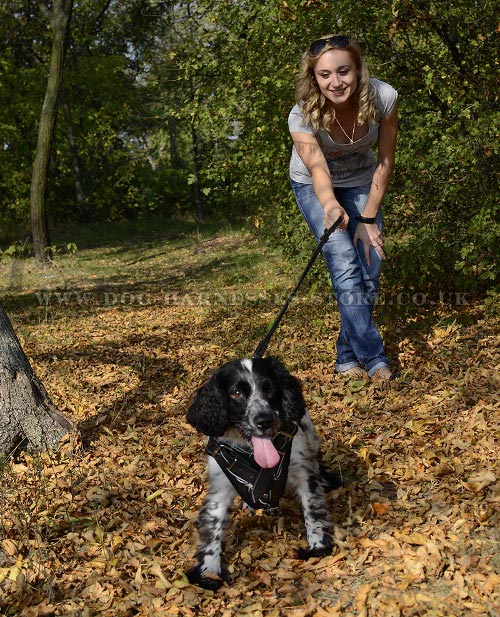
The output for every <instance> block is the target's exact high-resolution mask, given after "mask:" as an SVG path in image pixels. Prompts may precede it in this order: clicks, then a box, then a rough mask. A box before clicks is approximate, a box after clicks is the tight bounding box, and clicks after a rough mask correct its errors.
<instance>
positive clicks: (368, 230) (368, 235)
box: [353, 223, 385, 266]
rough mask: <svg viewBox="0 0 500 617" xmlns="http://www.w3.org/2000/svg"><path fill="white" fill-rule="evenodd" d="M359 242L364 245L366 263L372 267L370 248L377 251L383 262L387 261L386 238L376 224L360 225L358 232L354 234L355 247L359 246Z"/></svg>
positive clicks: (357, 228)
mask: <svg viewBox="0 0 500 617" xmlns="http://www.w3.org/2000/svg"><path fill="white" fill-rule="evenodd" d="M358 240H361V242H362V243H363V250H364V252H365V260H366V263H367V264H368V265H369V266H371V261H370V247H372V246H373V248H374V249H375V250H376V251H377V253H378V254H379V255H380V258H381V259H382V261H383V260H384V259H385V253H384V237H383V236H382V232H381V231H380V229H379V228H378V225H377V224H376V223H358V225H357V227H356V232H355V233H354V239H353V243H354V246H357V245H358Z"/></svg>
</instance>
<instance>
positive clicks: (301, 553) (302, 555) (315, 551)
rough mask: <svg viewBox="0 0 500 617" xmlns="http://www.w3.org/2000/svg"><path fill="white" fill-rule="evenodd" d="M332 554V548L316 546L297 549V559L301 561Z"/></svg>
mask: <svg viewBox="0 0 500 617" xmlns="http://www.w3.org/2000/svg"><path fill="white" fill-rule="evenodd" d="M332 553H333V546H332V545H331V544H330V545H327V546H317V547H316V548H299V550H298V551H297V558H298V559H302V561H307V560H308V559H312V558H313V557H327V556H328V555H331V554H332Z"/></svg>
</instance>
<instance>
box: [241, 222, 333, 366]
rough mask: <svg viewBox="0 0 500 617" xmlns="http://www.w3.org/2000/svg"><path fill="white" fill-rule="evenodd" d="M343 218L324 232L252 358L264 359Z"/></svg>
mask: <svg viewBox="0 0 500 617" xmlns="http://www.w3.org/2000/svg"><path fill="white" fill-rule="evenodd" d="M342 218H343V217H342V216H339V218H338V219H337V220H336V221H335V223H334V224H333V225H332V226H331V227H330V228H329V229H325V231H324V232H323V235H322V236H321V238H320V240H319V242H318V246H317V247H316V249H315V251H314V253H313V254H312V255H311V258H310V259H309V262H308V264H307V266H306V267H305V269H304V272H302V275H301V277H300V278H299V280H298V281H297V284H296V285H295V287H294V288H293V290H292V291H291V292H290V295H289V296H288V298H287V300H286V302H285V304H284V305H283V308H282V309H281V311H280V312H279V315H278V316H277V317H276V319H275V320H274V323H273V325H272V326H271V328H270V329H269V332H268V333H267V334H266V336H265V337H264V338H263V339H262V340H261V341H260V343H259V344H258V345H257V349H256V350H255V351H254V354H253V356H252V357H253V358H254V359H257V358H262V356H263V355H264V354H265V353H266V349H267V346H268V345H269V341H270V340H271V337H272V335H273V334H274V332H275V331H276V328H277V327H278V326H279V323H280V321H281V319H282V317H283V315H284V314H285V312H286V310H287V308H288V306H289V304H290V302H291V301H292V300H293V298H294V297H295V294H296V293H297V290H298V288H299V287H300V286H301V285H302V281H303V280H304V279H305V278H306V276H307V273H308V272H309V270H310V269H311V266H312V265H313V263H314V261H315V260H316V257H317V256H318V255H319V253H320V252H321V249H322V248H323V246H324V245H325V244H326V242H327V241H328V238H329V237H330V236H331V234H332V233H333V232H334V231H335V230H336V229H337V227H338V226H339V225H340V223H341V221H342Z"/></svg>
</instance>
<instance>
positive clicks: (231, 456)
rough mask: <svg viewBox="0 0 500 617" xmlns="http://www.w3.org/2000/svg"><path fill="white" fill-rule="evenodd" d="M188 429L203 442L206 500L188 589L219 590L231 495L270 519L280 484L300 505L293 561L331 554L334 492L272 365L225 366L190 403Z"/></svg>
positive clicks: (289, 388)
mask: <svg viewBox="0 0 500 617" xmlns="http://www.w3.org/2000/svg"><path fill="white" fill-rule="evenodd" d="M187 420H188V422H189V423H190V424H191V425H192V426H194V427H195V428H196V429H197V430H198V431H199V432H200V433H203V434H204V435H208V436H209V440H208V444H207V452H208V453H209V454H210V456H209V457H208V469H209V488H208V493H207V495H206V497H205V499H204V501H203V504H202V506H201V509H200V512H199V516H198V527H199V534H200V541H199V545H198V549H197V552H196V565H194V566H193V567H192V568H191V569H190V570H189V572H188V573H187V576H188V578H189V581H190V582H191V583H193V584H197V585H199V586H201V587H204V588H206V589H212V590H216V589H218V588H219V587H220V586H221V585H222V584H223V580H222V578H221V553H222V540H223V534H224V530H225V527H226V523H227V520H228V517H229V511H230V507H231V504H232V502H233V500H234V498H235V496H236V495H237V494H240V495H241V496H242V498H243V500H244V501H245V502H246V503H247V505H248V506H249V507H250V508H251V509H259V508H262V509H263V510H264V511H268V512H274V511H275V509H276V507H277V505H278V501H279V499H280V497H281V494H282V493H283V490H284V488H285V484H286V486H287V487H288V488H291V489H293V490H294V491H295V492H296V493H297V495H298V496H299V498H300V501H301V503H302V508H303V512H304V522H305V527H306V532H307V541H308V545H309V546H308V548H307V549H306V550H300V551H299V553H298V557H299V558H301V559H308V558H310V557H321V556H324V555H329V554H331V552H332V549H333V541H332V535H331V521H330V518H329V516H328V511H327V506H326V500H325V492H326V491H327V490H331V489H333V488H337V487H338V486H340V483H339V482H338V479H337V477H336V476H335V475H334V474H329V473H328V472H326V473H324V472H323V469H322V468H321V466H320V462H319V443H320V440H319V437H318V436H317V435H316V432H315V431H314V427H313V424H312V421H311V418H310V416H309V413H308V412H307V410H306V406H305V402H304V398H303V396H302V389H301V386H300V383H299V381H298V379H296V378H295V377H294V376H292V375H291V374H290V373H289V372H288V371H287V369H286V368H285V367H284V366H283V364H282V363H281V361H280V360H279V359H277V358H275V357H268V358H259V359H244V360H236V361H233V362H229V363H227V364H225V365H224V366H222V367H221V368H220V369H218V370H217V371H216V372H215V373H214V375H213V376H212V378H211V379H210V380H209V381H208V382H207V383H206V384H205V385H203V386H202V387H201V388H200V389H199V390H198V391H197V392H196V393H195V395H194V397H193V400H192V402H191V405H190V407H189V409H188V412H187Z"/></svg>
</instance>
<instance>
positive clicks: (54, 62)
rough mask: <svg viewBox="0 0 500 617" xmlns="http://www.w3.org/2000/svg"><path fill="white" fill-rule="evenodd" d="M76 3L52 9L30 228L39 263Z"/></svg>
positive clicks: (57, 1) (58, 3)
mask: <svg viewBox="0 0 500 617" xmlns="http://www.w3.org/2000/svg"><path fill="white" fill-rule="evenodd" d="M72 9H73V0H54V3H53V9H52V14H51V15H52V19H51V21H52V30H53V39H52V53H51V57H50V65H49V75H48V79H47V88H46V91H45V99H44V102H43V107H42V113H41V116H40V126H39V128H38V140H37V146H36V154H35V160H34V162H33V174H32V177H31V226H32V232H33V245H34V248H35V257H36V258H37V260H38V261H42V262H43V261H47V260H49V259H51V255H50V252H49V251H48V250H47V249H48V247H50V237H49V228H48V224H47V212H46V203H45V201H46V193H47V177H48V171H49V161H50V154H51V150H52V142H53V140H54V129H55V124H56V116H57V100H58V97H59V91H60V89H61V83H62V76H63V66H64V55H65V51H66V45H67V41H68V33H69V22H70V18H71V11H72Z"/></svg>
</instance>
